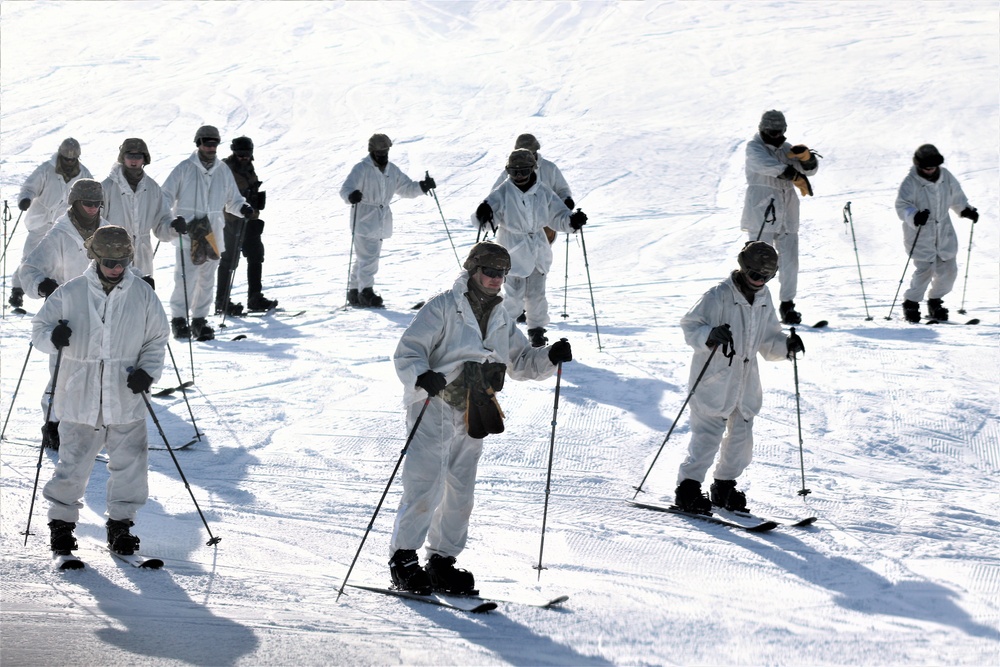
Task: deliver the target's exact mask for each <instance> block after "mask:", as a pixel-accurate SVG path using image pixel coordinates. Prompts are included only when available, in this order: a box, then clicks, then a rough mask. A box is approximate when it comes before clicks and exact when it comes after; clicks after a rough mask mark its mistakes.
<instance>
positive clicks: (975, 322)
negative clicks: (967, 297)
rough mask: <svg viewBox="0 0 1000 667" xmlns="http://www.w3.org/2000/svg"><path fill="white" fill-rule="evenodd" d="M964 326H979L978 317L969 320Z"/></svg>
mask: <svg viewBox="0 0 1000 667" xmlns="http://www.w3.org/2000/svg"><path fill="white" fill-rule="evenodd" d="M966 324H979V318H978V317H973V318H972V319H971V320H969V321H968V322H966Z"/></svg>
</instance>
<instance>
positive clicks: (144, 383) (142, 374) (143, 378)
mask: <svg viewBox="0 0 1000 667" xmlns="http://www.w3.org/2000/svg"><path fill="white" fill-rule="evenodd" d="M125 384H126V385H128V388H129V389H131V390H132V393H133V394H141V393H143V392H146V391H149V388H150V387H151V386H153V378H151V377H149V373H147V372H146V371H144V370H142V369H141V368H140V369H138V370H134V371H132V372H131V373H129V374H128V379H127V380H125Z"/></svg>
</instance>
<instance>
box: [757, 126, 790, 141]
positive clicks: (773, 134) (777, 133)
mask: <svg viewBox="0 0 1000 667" xmlns="http://www.w3.org/2000/svg"><path fill="white" fill-rule="evenodd" d="M760 132H761V134H763V135H764V136H765V137H770V138H771V139H777V138H778V137H780V136H781V135H783V134H784V133H785V128H781V129H780V130H775V129H767V130H761V131H760Z"/></svg>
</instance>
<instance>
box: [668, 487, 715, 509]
mask: <svg viewBox="0 0 1000 667" xmlns="http://www.w3.org/2000/svg"><path fill="white" fill-rule="evenodd" d="M674 505H676V506H677V508H678V509H681V510H684V511H685V512H693V513H695V514H711V513H712V501H711V500H709V499H708V496H706V495H705V494H704V493H702V492H701V482H696V481H695V480H693V479H685V480H684V481H683V482H681V483H680V484H678V485H677V489H676V490H675V491H674Z"/></svg>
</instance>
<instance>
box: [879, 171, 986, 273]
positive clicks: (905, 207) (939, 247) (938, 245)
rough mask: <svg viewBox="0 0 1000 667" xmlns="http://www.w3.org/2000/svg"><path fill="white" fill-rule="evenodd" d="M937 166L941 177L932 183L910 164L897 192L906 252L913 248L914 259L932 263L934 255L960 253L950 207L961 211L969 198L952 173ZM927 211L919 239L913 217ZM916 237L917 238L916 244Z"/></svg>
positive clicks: (951, 257)
mask: <svg viewBox="0 0 1000 667" xmlns="http://www.w3.org/2000/svg"><path fill="white" fill-rule="evenodd" d="M938 169H939V170H940V172H941V176H940V178H938V180H937V181H935V182H931V181H928V180H927V179H926V178H923V177H921V176H920V175H919V174H917V168H916V167H910V173H909V174H907V176H906V178H904V179H903V182H902V184H901V185H900V186H899V193H898V194H897V195H896V215H898V216H899V219H900V220H902V221H903V244H904V246H905V247H906V252H907V253H909V252H910V248H913V260H914V261H917V262H931V261H934V258H935V257H940V258H941V259H944V260H948V259H953V258H954V257H955V256H956V255H957V254H958V236H957V235H956V234H955V227H954V226H953V225H952V223H951V216H949V215H948V209H949V208H950V209H951V210H953V211H955V213H961V212H962V210H963V209H964V208H965V207H966V206H968V205H969V200H968V199H966V197H965V193H964V192H962V186H960V185H959V184H958V181H957V180H956V179H955V177H954V176H952V175H951V172H950V171H948V170H947V169H945V168H944V167H938ZM925 210H929V211H930V212H931V213H930V215H929V216H928V218H927V224H926V225H924V226H923V227H922V229H921V231H920V237H919V239H917V229H918V227H917V226H916V225H914V224H913V216H914V215H916V214H917V212H918V211H925ZM914 239H917V240H918V242H917V245H916V246H914V245H913V241H914Z"/></svg>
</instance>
